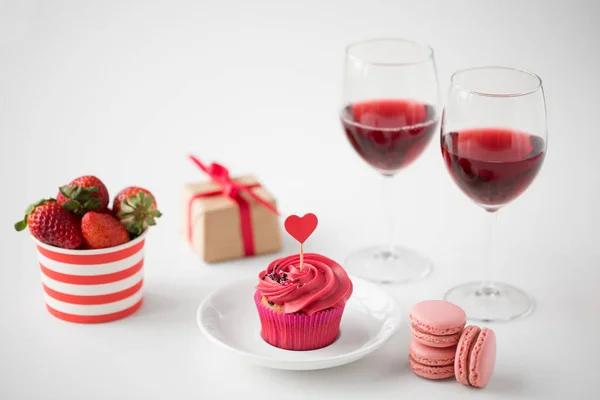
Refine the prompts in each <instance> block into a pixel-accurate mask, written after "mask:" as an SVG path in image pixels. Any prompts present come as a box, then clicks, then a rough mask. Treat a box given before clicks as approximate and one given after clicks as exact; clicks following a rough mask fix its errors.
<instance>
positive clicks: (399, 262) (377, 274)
mask: <svg viewBox="0 0 600 400" xmlns="http://www.w3.org/2000/svg"><path fill="white" fill-rule="evenodd" d="M432 267H433V264H432V262H431V261H430V260H429V259H427V258H426V257H424V256H422V255H420V254H418V253H416V252H414V251H412V250H408V249H405V248H402V247H399V246H394V247H393V248H391V249H390V247H389V246H377V247H370V248H367V249H362V250H359V251H356V252H354V253H352V254H350V256H348V258H346V261H345V264H344V268H345V269H346V271H348V272H349V273H350V274H352V275H356V276H358V277H360V278H363V279H367V280H369V281H372V282H377V283H384V284H392V283H406V282H411V281H415V280H418V279H422V278H424V277H426V276H427V275H428V274H429V273H430V272H431V270H432Z"/></svg>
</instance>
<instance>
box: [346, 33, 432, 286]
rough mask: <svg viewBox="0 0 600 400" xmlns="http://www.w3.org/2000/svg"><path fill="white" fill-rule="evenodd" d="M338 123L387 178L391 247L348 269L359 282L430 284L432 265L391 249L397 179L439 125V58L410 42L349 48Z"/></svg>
mask: <svg viewBox="0 0 600 400" xmlns="http://www.w3.org/2000/svg"><path fill="white" fill-rule="evenodd" d="M340 120H341V123H342V126H343V130H344V132H345V134H346V137H347V139H348V141H349V142H350V144H351V146H352V148H353V149H354V150H355V151H356V153H357V154H358V155H359V156H360V157H361V158H362V159H363V160H364V161H365V162H366V163H367V164H369V165H370V166H371V167H373V168H374V169H375V170H376V171H378V172H379V173H381V174H382V175H383V177H384V179H383V182H384V183H383V185H384V195H383V197H384V201H385V203H386V206H385V207H384V208H383V211H384V218H385V220H386V223H387V224H388V236H389V244H386V245H382V246H376V247H372V248H369V249H363V250H359V251H357V252H355V253H353V254H351V255H350V256H349V257H348V259H347V260H346V263H345V265H346V268H347V269H348V270H349V271H350V272H352V273H353V274H355V275H358V276H360V277H363V278H366V279H369V280H372V281H376V282H381V283H399V282H407V281H411V280H414V279H418V278H421V277H424V276H425V275H427V274H428V273H429V272H430V271H431V262H430V261H429V260H428V259H426V258H425V257H423V256H421V255H419V254H417V253H415V252H414V251H411V250H408V249H405V248H402V247H400V246H396V245H394V244H393V222H392V218H391V215H392V214H393V213H392V207H394V206H396V205H395V204H393V203H392V199H391V197H392V196H391V194H390V193H389V192H387V191H388V190H389V185H390V184H391V182H390V180H391V178H392V177H393V176H394V175H396V173H397V172H398V171H400V170H402V169H404V168H406V167H407V166H408V165H410V164H411V163H413V162H414V161H415V160H416V159H417V158H418V157H419V156H420V155H421V154H422V153H423V151H424V150H425V149H426V147H427V145H428V144H429V143H430V141H431V138H432V137H433V136H434V132H435V130H436V127H437V123H438V120H439V90H438V81H437V72H436V66H435V61H434V56H433V50H432V49H431V47H429V46H428V45H425V44H422V43H418V42H414V41H411V40H406V39H371V40H365V41H362V42H358V43H354V44H351V45H349V46H348V47H347V48H346V62H345V70H344V90H343V106H342V109H341V111H340Z"/></svg>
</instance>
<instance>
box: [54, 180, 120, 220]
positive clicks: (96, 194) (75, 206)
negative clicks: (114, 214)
mask: <svg viewBox="0 0 600 400" xmlns="http://www.w3.org/2000/svg"><path fill="white" fill-rule="evenodd" d="M56 201H57V202H58V204H60V205H62V206H63V207H64V208H65V209H66V210H67V211H71V212H73V213H75V214H76V215H79V216H80V217H81V216H83V215H84V214H85V213H86V212H88V211H96V210H105V209H106V208H107V207H108V202H109V201H110V199H109V196H108V190H107V189H106V186H104V183H102V181H101V180H100V179H98V178H96V177H95V176H91V175H87V176H81V177H79V178H76V179H73V180H72V181H71V183H69V184H68V185H65V186H61V187H60V190H59V192H58V195H57V197H56Z"/></svg>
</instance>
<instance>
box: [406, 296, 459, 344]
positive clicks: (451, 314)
mask: <svg viewBox="0 0 600 400" xmlns="http://www.w3.org/2000/svg"><path fill="white" fill-rule="evenodd" d="M409 317H410V320H411V333H412V336H413V338H414V339H415V340H416V341H417V342H419V343H421V344H424V345H426V346H431V347H452V346H455V345H456V344H457V343H458V340H459V339H460V334H461V331H462V330H463V328H464V327H465V325H466V323H467V315H466V314H465V312H464V311H463V309H462V308H460V307H459V306H457V305H456V304H452V303H450V302H448V301H444V300H425V301H421V302H420V303H417V304H415V305H414V306H413V308H412V309H411V310H410V313H409Z"/></svg>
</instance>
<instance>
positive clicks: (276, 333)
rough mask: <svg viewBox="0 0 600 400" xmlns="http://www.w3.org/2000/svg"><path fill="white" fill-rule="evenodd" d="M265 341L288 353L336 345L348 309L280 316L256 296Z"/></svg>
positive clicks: (255, 300) (256, 294)
mask: <svg viewBox="0 0 600 400" xmlns="http://www.w3.org/2000/svg"><path fill="white" fill-rule="evenodd" d="M254 302H255V303H256V308H257V309H258V315H259V317H260V324H261V327H262V330H261V336H262V338H263V339H264V340H265V341H266V342H267V343H269V344H270V345H272V346H275V347H278V348H280V349H285V350H297V351H298V350H300V351H302V350H316V349H320V348H322V347H325V346H329V345H330V344H331V343H333V342H335V340H336V339H337V337H338V334H339V332H340V323H341V321H342V314H343V313H344V308H332V309H329V310H325V311H320V312H318V313H315V314H313V315H311V316H308V315H304V314H285V313H279V312H275V311H273V310H271V309H270V308H268V307H265V306H264V305H263V304H262V303H261V295H260V293H259V292H256V293H255V294H254Z"/></svg>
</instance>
